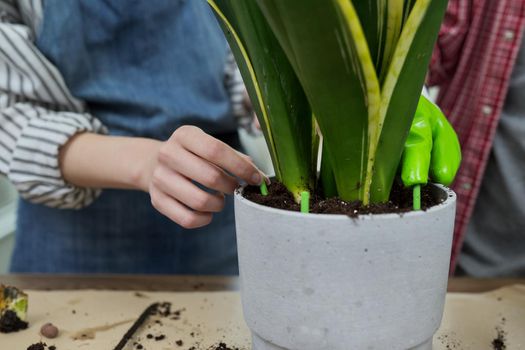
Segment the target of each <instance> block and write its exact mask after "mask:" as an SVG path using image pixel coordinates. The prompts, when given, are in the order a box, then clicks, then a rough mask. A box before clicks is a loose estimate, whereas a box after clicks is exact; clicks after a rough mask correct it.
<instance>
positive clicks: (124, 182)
mask: <svg viewBox="0 0 525 350" xmlns="http://www.w3.org/2000/svg"><path fill="white" fill-rule="evenodd" d="M161 144H162V143H161V142H160V141H157V140H152V139H146V138H138V137H136V138H135V137H118V136H107V135H98V134H93V133H81V134H78V135H76V136H74V137H73V138H72V139H71V140H70V141H69V142H68V143H67V144H66V145H64V147H62V148H61V151H60V169H61V172H62V175H63V176H64V178H65V180H66V181H67V182H69V183H71V184H73V185H76V186H80V187H92V188H122V189H137V190H143V191H147V190H148V184H149V180H150V179H149V178H150V177H151V171H150V170H151V169H153V167H154V163H155V162H156V154H157V153H158V149H159V147H160V145H161Z"/></svg>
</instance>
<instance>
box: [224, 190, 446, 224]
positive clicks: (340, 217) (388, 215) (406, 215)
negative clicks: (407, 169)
mask: <svg viewBox="0 0 525 350" xmlns="http://www.w3.org/2000/svg"><path fill="white" fill-rule="evenodd" d="M430 185H432V186H434V187H437V188H438V189H439V190H441V191H444V192H445V194H446V199H445V200H444V201H443V202H441V203H439V204H437V205H434V206H433V207H430V208H429V209H427V210H419V211H409V212H405V213H386V214H359V215H358V216H357V217H356V218H352V219H354V220H374V219H396V218H401V217H402V218H411V217H417V216H422V215H427V214H431V213H436V212H439V211H442V210H444V209H445V208H447V207H449V206H451V205H454V204H455V203H456V193H455V192H454V191H452V190H451V189H450V188H448V187H446V186H443V185H441V184H435V183H430ZM246 186H247V185H243V186H241V187H239V188H238V189H236V190H235V193H234V196H235V200H236V201H239V203H242V204H243V205H247V206H249V207H252V208H254V209H256V210H260V211H264V212H268V213H270V214H271V213H274V214H282V215H288V216H292V217H297V218H303V219H304V218H310V219H313V218H317V219H320V220H348V219H349V216H348V215H344V214H315V213H308V214H305V213H301V212H297V211H290V210H284V209H277V208H272V207H267V206H265V205H261V204H257V203H255V202H252V201H250V200H248V199H246V198H245V197H244V196H243V195H242V192H243V191H244V188H245V187H246Z"/></svg>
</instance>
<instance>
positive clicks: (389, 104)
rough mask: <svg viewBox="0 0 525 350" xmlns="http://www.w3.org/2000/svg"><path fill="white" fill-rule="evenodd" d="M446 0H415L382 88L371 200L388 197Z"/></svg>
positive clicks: (381, 199)
mask: <svg viewBox="0 0 525 350" xmlns="http://www.w3.org/2000/svg"><path fill="white" fill-rule="evenodd" d="M446 7H447V0H416V1H415V3H414V5H413V7H412V11H411V13H410V15H409V17H408V19H407V21H406V23H405V25H404V27H403V31H402V34H401V36H400V38H399V42H398V45H397V47H396V50H395V53H394V55H393V57H392V62H391V65H390V67H389V70H388V74H387V76H386V79H385V83H384V84H383V87H382V98H381V112H380V115H381V119H383V120H384V124H383V126H382V132H381V137H380V140H379V145H378V149H377V152H376V159H375V164H374V172H373V178H372V189H371V201H372V202H384V201H386V200H388V196H389V193H390V189H391V187H392V184H393V182H394V178H395V176H396V170H397V167H398V164H399V161H400V159H401V155H402V153H403V146H404V144H405V140H406V137H407V135H408V131H409V129H410V125H411V123H412V119H413V117H414V113H415V111H416V107H417V103H418V101H419V97H420V95H421V89H422V86H423V83H424V80H425V75H426V72H427V68H428V64H429V62H430V58H431V54H432V49H433V46H434V43H435V40H436V38H437V35H438V32H439V27H440V25H441V22H442V19H443V16H444V13H445V10H446Z"/></svg>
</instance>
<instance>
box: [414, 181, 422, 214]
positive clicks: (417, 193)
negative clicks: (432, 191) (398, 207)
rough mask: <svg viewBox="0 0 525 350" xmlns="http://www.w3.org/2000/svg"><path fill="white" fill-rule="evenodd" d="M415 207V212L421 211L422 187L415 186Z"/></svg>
mask: <svg viewBox="0 0 525 350" xmlns="http://www.w3.org/2000/svg"><path fill="white" fill-rule="evenodd" d="M413 191H414V195H413V200H412V201H413V206H414V210H421V185H415V186H414V188H413Z"/></svg>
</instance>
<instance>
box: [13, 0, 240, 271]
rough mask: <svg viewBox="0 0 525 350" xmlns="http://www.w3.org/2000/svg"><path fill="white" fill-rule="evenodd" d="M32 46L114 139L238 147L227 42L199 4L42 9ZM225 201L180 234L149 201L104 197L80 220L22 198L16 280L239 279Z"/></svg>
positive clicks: (122, 2) (93, 3) (194, 0)
mask: <svg viewBox="0 0 525 350" xmlns="http://www.w3.org/2000/svg"><path fill="white" fill-rule="evenodd" d="M37 46H38V47H39V49H40V50H41V51H42V52H43V53H44V55H45V56H46V57H47V58H48V59H49V60H51V61H52V62H53V63H54V64H55V65H56V66H57V67H58V69H59V70H60V72H61V73H62V75H63V76H64V79H65V81H66V84H67V85H68V87H69V88H70V90H71V91H72V93H73V95H74V96H76V97H78V98H80V99H82V100H84V101H86V103H87V106H88V108H89V110H90V112H91V113H92V114H93V115H95V116H96V117H97V118H99V119H100V120H101V121H102V122H103V123H104V124H105V125H106V126H107V127H108V128H109V132H110V134H112V135H128V136H142V137H151V138H156V139H161V140H165V139H167V138H168V137H169V136H170V135H171V133H172V132H173V131H174V130H175V129H176V128H177V127H179V126H180V125H183V124H192V125H197V126H199V127H201V128H203V129H204V130H205V131H207V132H208V133H211V134H213V135H215V136H217V137H219V138H221V139H223V140H224V141H225V142H228V143H230V144H231V145H233V146H238V138H237V134H236V131H235V123H234V121H233V118H232V117H231V107H230V103H229V98H228V96H227V92H226V90H225V87H224V67H225V62H226V56H227V44H226V42H225V40H224V38H223V34H222V32H221V30H220V28H219V27H218V25H217V22H216V20H215V18H214V17H213V14H212V13H211V11H210V10H209V8H208V5H207V4H206V1H205V0H154V1H152V0H134V1H132V0H113V1H110V0H68V1H60V0H47V1H45V2H44V18H43V23H42V27H41V29H40V31H39V33H38V37H37ZM234 230H235V228H234V216H233V205H232V198H227V205H226V208H225V210H224V211H223V212H222V213H219V214H216V215H215V216H214V220H213V222H212V224H211V225H209V226H207V227H205V228H201V229H196V230H185V229H183V228H181V227H180V226H178V225H176V224H174V223H173V222H171V221H170V220H169V219H167V218H165V217H164V216H162V215H161V214H159V213H158V212H157V211H156V210H155V209H154V208H152V206H151V204H150V198H149V195H148V194H146V193H141V192H137V191H124V190H106V191H104V192H103V193H102V195H101V197H100V198H99V199H97V200H96V201H95V202H94V203H93V204H92V205H90V206H89V207H87V208H84V209H81V210H57V209H52V208H47V207H44V206H40V205H34V204H31V203H28V202H26V201H24V200H21V201H20V203H19V208H18V224H17V234H16V244H15V251H14V255H13V259H12V262H11V270H12V271H13V272H74V273H82V272H86V273H87V272H100V273H178V274H236V273H237V271H238V270H237V250H236V243H235V231H234Z"/></svg>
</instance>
